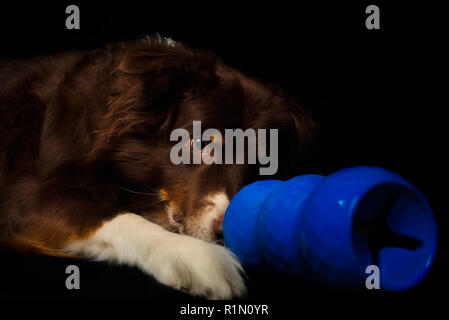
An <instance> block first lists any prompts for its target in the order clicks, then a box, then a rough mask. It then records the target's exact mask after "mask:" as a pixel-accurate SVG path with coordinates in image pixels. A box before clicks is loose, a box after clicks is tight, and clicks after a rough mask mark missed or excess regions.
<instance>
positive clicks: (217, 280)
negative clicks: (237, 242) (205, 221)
mask: <svg viewBox="0 0 449 320" xmlns="http://www.w3.org/2000/svg"><path fill="white" fill-rule="evenodd" d="M172 235H173V237H170V238H169V239H166V243H165V244H163V245H160V246H157V248H154V249H153V250H152V251H151V253H150V255H149V260H148V261H147V265H146V266H145V267H144V268H145V269H146V270H148V271H149V272H150V273H151V274H152V275H153V276H154V277H155V278H156V279H157V280H159V281H160V282H162V283H164V284H166V285H168V286H171V287H174V288H176V289H179V290H182V291H185V292H187V293H189V294H193V295H198V296H202V297H206V298H208V299H230V298H232V297H241V296H243V295H244V294H245V293H246V288H245V284H244V281H243V279H242V275H243V269H242V267H241V265H240V263H239V262H238V260H237V259H236V258H235V256H234V255H233V254H232V253H231V252H230V251H229V250H228V249H226V248H225V247H223V246H220V245H217V244H213V243H209V242H205V241H203V240H199V239H195V238H192V237H189V236H185V235H179V234H172Z"/></svg>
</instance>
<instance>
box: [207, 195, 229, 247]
mask: <svg viewBox="0 0 449 320" xmlns="http://www.w3.org/2000/svg"><path fill="white" fill-rule="evenodd" d="M207 201H208V202H210V203H212V205H210V206H207V207H206V208H205V209H204V212H201V213H200V216H201V218H200V219H201V220H200V226H201V230H204V231H203V232H204V233H205V234H204V235H203V237H202V238H203V239H204V238H206V240H207V238H208V237H211V235H212V234H213V232H214V230H212V228H213V226H214V220H217V219H222V218H223V216H224V214H225V212H226V208H227V207H228V206H229V198H228V196H227V195H226V194H225V193H224V192H220V193H216V194H214V195H212V196H210V197H209V198H208V199H207Z"/></svg>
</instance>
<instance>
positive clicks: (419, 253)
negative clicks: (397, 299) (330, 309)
mask: <svg viewBox="0 0 449 320" xmlns="http://www.w3.org/2000/svg"><path fill="white" fill-rule="evenodd" d="M223 233H224V240H225V244H226V246H227V247H228V248H230V249H231V251H233V252H234V253H235V254H236V255H237V257H238V258H239V259H240V260H241V261H242V263H243V264H244V265H246V266H250V267H260V266H264V265H265V266H267V265H268V266H271V267H274V268H276V269H277V270H278V271H281V272H287V273H288V274H290V275H293V276H298V277H306V276H307V275H309V274H311V273H312V274H313V275H314V276H317V277H318V278H319V279H320V280H322V281H323V282H324V283H327V284H331V285H340V286H345V287H361V286H364V284H365V279H366V278H367V277H368V275H367V274H366V273H365V271H366V268H367V266H369V265H376V266H378V267H379V272H380V287H381V288H382V289H386V290H405V289H408V288H410V287H412V286H414V285H416V284H417V283H418V282H420V281H421V280H422V278H423V277H424V276H425V275H426V274H427V272H428V271H429V269H430V266H431V264H432V261H433V258H434V256H435V253H436V247H437V231H436V224H435V220H434V216H433V213H432V210H431V208H430V206H429V204H428V202H427V200H426V199H425V198H424V196H423V195H422V194H421V193H420V192H419V191H418V190H417V189H416V188H415V187H414V186H412V185H411V184H410V183H409V182H407V181H406V180H404V179H403V178H402V177H400V176H399V175H397V174H395V173H392V172H390V171H387V170H385V169H382V168H375V167H355V168H350V169H344V170H340V171H338V172H336V173H334V174H332V175H330V176H328V177H324V176H320V175H303V176H298V177H295V178H293V179H290V180H288V181H285V182H284V181H279V180H264V181H259V182H255V183H252V184H250V185H248V186H246V187H244V188H243V189H242V190H241V191H240V192H239V193H237V195H235V196H234V198H233V199H232V201H231V203H230V205H229V207H228V209H227V211H226V214H225V218H224V223H223Z"/></svg>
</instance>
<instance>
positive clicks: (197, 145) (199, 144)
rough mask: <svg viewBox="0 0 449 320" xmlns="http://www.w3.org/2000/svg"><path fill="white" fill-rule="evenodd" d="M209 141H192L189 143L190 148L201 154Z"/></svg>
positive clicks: (212, 138)
mask: <svg viewBox="0 0 449 320" xmlns="http://www.w3.org/2000/svg"><path fill="white" fill-rule="evenodd" d="M211 141H214V137H211ZM211 141H202V140H201V139H192V140H191V141H190V145H191V146H192V148H193V150H196V151H198V152H201V151H203V149H204V148H205V147H206V146H207V145H208V144H209V143H210V142H211Z"/></svg>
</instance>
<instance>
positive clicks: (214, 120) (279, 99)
mask: <svg viewBox="0 0 449 320" xmlns="http://www.w3.org/2000/svg"><path fill="white" fill-rule="evenodd" d="M110 90H111V94H110V95H109V100H108V113H107V114H105V116H104V117H103V119H102V121H101V122H100V124H99V126H100V129H99V130H97V131H96V135H97V140H96V144H95V145H94V148H93V150H92V153H91V154H94V155H98V154H102V155H103V161H104V164H103V165H105V166H108V167H111V168H113V172H114V174H113V177H111V179H113V180H114V181H115V183H116V185H118V186H119V187H120V188H121V189H120V190H121V196H120V197H119V199H120V201H119V202H120V203H121V206H123V207H124V209H127V210H130V211H139V210H141V211H144V212H147V213H148V215H147V216H148V217H149V218H150V219H152V218H153V219H159V220H160V219H161V216H160V215H159V216H158V214H157V212H161V211H163V212H164V213H163V215H164V217H163V220H166V221H167V222H168V223H169V224H170V225H171V226H172V227H174V228H176V229H177V231H179V232H181V233H185V234H189V235H192V236H195V237H199V238H202V239H204V240H209V241H210V240H215V239H218V238H220V237H221V228H222V221H223V217H224V213H225V210H226V208H227V206H228V204H229V201H230V199H231V198H232V196H233V195H234V194H236V193H237V191H238V190H239V189H240V188H241V187H243V186H244V185H245V184H247V183H249V182H251V181H255V180H258V179H259V180H260V179H266V178H270V179H272V178H287V177H289V176H292V175H294V174H295V173H296V172H295V171H294V169H295V168H296V169H297V168H298V165H299V167H300V165H301V162H300V160H298V158H297V157H296V156H297V155H298V154H299V151H300V150H301V149H302V148H303V146H304V145H305V144H306V141H307V140H309V138H310V137H311V136H312V135H313V130H314V128H315V124H314V123H313V121H312V120H311V119H310V117H309V116H308V114H307V113H306V112H305V111H304V110H303V109H302V108H301V107H299V106H298V105H297V104H296V103H295V102H294V101H293V100H291V99H290V98H289V97H287V96H286V95H285V94H284V92H283V91H282V90H280V89H279V88H277V87H275V86H270V85H264V84H262V83H261V82H259V81H257V80H254V79H251V78H249V77H247V76H246V75H244V74H242V73H241V72H238V71H236V70H234V69H232V68H229V67H227V66H225V65H224V64H223V63H222V62H221V61H220V60H219V59H218V58H216V57H215V56H214V55H212V54H210V53H207V52H203V51H199V50H191V49H189V48H186V47H184V46H183V45H179V44H176V45H173V43H168V44H167V43H165V44H164V43H161V42H160V41H159V42H157V43H156V44H154V43H153V44H151V45H149V46H148V47H145V46H140V47H137V48H133V49H132V50H130V51H129V52H128V53H126V55H125V56H124V58H123V59H122V60H121V62H120V64H119V65H118V67H117V69H116V70H115V72H114V76H113V84H112V86H111V89H110ZM194 121H201V129H200V130H201V133H205V132H206V130H207V129H212V128H213V129H214V130H212V131H210V130H209V131H208V133H210V134H209V139H206V141H202V140H201V139H197V138H195V137H194V129H193V125H194V123H197V122H194ZM175 129H182V130H183V132H186V133H188V138H187V139H184V140H182V139H181V136H176V137H175V139H174V138H173V137H174V136H173V132H174V130H175ZM226 129H232V130H233V129H242V131H244V132H246V130H247V129H253V130H254V133H255V140H254V139H253V140H252V143H253V144H252V145H251V146H249V145H250V143H248V141H249V140H250V139H246V142H247V143H246V144H245V148H244V149H245V154H244V160H243V162H244V163H243V164H236V162H238V161H237V153H238V151H237V146H236V143H235V142H234V147H233V148H231V149H232V150H234V151H235V152H234V153H233V155H232V156H231V157H230V158H228V159H227V160H226V159H225V155H226V144H227V143H229V142H230V141H229V139H228V140H227V136H226V133H225V130H226ZM258 129H266V130H267V131H266V136H265V137H262V136H261V135H260V134H259V132H260V131H258ZM270 129H277V130H278V135H277V142H278V144H277V150H276V151H278V157H277V159H275V158H272V159H271V161H272V162H276V163H271V164H269V165H270V166H271V167H272V168H271V169H272V170H271V173H276V174H275V175H265V176H260V175H259V173H260V170H259V169H260V167H266V166H267V165H268V164H267V163H266V161H265V162H264V164H262V163H261V162H263V161H259V160H260V159H259V156H258V155H259V154H260V153H263V154H266V155H269V154H270V150H271V152H273V150H274V149H270V146H271V145H273V143H274V142H273V141H272V139H273V137H271V136H270V133H269V132H270V131H269V130H270ZM262 138H265V140H264V141H266V142H267V144H266V145H263V144H259V145H258V146H257V143H259V142H260V141H261V140H262ZM214 146H215V147H217V148H219V147H221V150H222V152H221V154H220V153H219V152H217V150H219V149H213V147H214ZM256 146H257V147H256ZM174 148H175V149H174ZM251 148H253V149H251ZM212 149H213V151H212ZM174 150H175V151H174ZM254 150H256V152H255V153H254V154H255V155H256V163H248V162H249V153H251V152H252V151H254ZM186 151H187V152H188V159H189V161H190V164H189V163H180V164H175V163H174V162H176V161H173V156H176V157H177V156H179V154H180V153H182V152H186ZM254 154H253V155H254ZM227 156H228V155H226V157H227ZM195 157H197V159H198V157H199V158H200V159H206V158H208V159H209V163H204V162H207V160H205V161H201V162H202V163H201V164H194V163H192V162H193V161H194V160H193V158H195ZM218 158H220V160H221V162H222V163H223V164H218V163H217V162H220V161H216V160H217V159H218ZM210 160H215V161H212V162H214V163H210V162H211V161H210ZM178 162H179V161H178ZM225 162H228V163H225ZM273 169H274V170H273ZM292 169H293V171H292ZM161 209H163V210H161Z"/></svg>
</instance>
